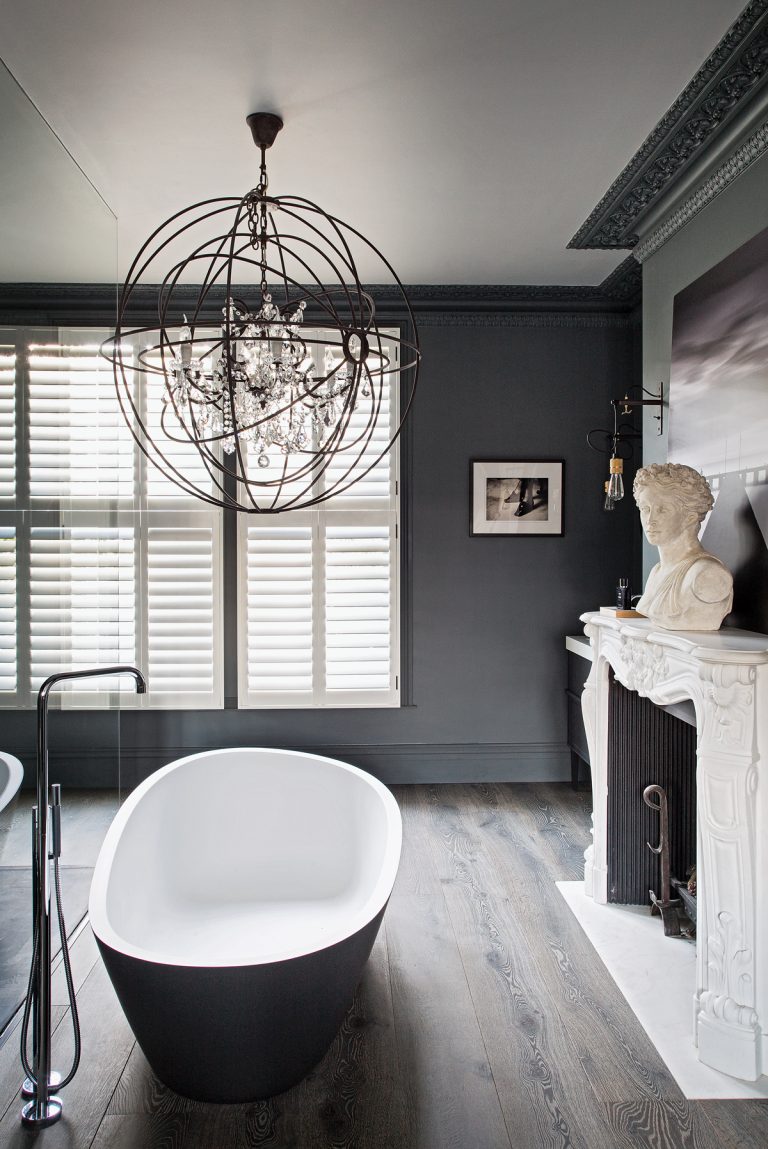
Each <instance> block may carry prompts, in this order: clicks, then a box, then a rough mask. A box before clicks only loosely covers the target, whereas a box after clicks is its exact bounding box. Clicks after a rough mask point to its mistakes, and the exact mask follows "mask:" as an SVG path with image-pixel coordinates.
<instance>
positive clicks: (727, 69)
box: [568, 0, 768, 248]
mask: <svg viewBox="0 0 768 1149" xmlns="http://www.w3.org/2000/svg"><path fill="white" fill-rule="evenodd" d="M767 81H768V0H752V2H751V3H750V4H748V5H747V7H746V8H745V9H744V11H743V12H742V14H741V15H740V16H739V18H738V20H736V22H735V23H734V24H733V25H732V26H731V28H729V30H728V31H727V32H726V34H725V36H724V37H723V39H722V40H721V41H720V43H719V44H718V45H717V47H716V48H715V50H714V51H713V52H712V53H711V54H710V55H709V56H708V58H707V59H706V60H705V62H704V63H703V64H702V66H701V68H699V70H698V72H697V73H696V75H695V76H694V77H693V79H692V80H691V82H690V83H689V84H688V86H687V87H686V88H685V90H684V91H683V92H682V93H681V95H680V96H679V97H678V99H677V100H676V101H675V103H674V104H673V105H672V107H671V108H670V109H669V111H668V112H667V114H666V115H665V116H664V118H663V119H662V120H660V121H659V123H658V124H657V125H656V127H655V128H654V130H653V131H652V132H651V134H650V135H649V136H648V138H647V139H646V141H645V143H644V144H643V145H642V147H641V148H640V150H639V151H638V152H637V153H636V154H635V156H634V157H633V158H632V160H630V162H629V163H628V164H627V166H626V167H625V168H624V171H623V172H622V173H621V175H620V176H619V177H618V179H616V180H615V181H614V183H613V184H612V185H611V187H610V188H609V189H608V191H607V192H606V194H605V195H604V196H603V198H602V199H601V201H600V203H599V204H598V205H597V207H596V208H595V209H594V211H593V212H592V214H591V215H590V216H589V218H588V219H587V220H586V222H585V223H583V224H582V226H581V227H580V228H579V230H578V231H577V232H576V235H575V236H574V237H573V239H572V240H571V242H570V243H569V244H568V246H569V247H574V248H632V247H634V246H635V244H636V243H637V241H638V236H637V224H638V221H639V220H640V218H641V217H642V216H643V215H644V214H645V213H646V212H647V211H648V209H649V208H650V207H652V206H653V204H654V203H656V202H657V201H658V200H659V198H660V197H661V196H662V195H663V194H664V192H665V191H666V190H667V189H668V188H669V187H670V186H671V185H672V184H673V183H674V182H675V181H676V180H678V179H679V178H680V176H681V175H682V173H683V172H684V171H685V170H686V168H688V167H689V166H690V165H691V164H692V163H693V162H694V160H696V159H697V158H698V157H699V156H700V155H701V154H702V153H703V151H704V149H705V148H706V147H708V145H710V144H711V143H712V142H713V140H714V139H715V138H716V137H717V136H718V135H720V133H721V132H722V131H723V129H724V128H725V127H726V126H727V125H728V124H729V123H730V122H731V121H732V120H733V119H734V117H735V116H736V115H737V113H739V112H740V111H741V110H742V109H743V108H744V107H745V106H746V105H747V103H748V102H749V101H751V100H752V99H753V98H754V97H755V95H756V94H757V92H758V91H759V90H760V89H761V88H763V87H764V86H765V84H766V82H767Z"/></svg>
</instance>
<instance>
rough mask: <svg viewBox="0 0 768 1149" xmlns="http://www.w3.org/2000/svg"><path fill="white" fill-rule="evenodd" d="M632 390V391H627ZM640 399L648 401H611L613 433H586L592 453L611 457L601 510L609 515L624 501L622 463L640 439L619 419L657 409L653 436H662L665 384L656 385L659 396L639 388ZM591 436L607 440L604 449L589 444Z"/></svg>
mask: <svg viewBox="0 0 768 1149" xmlns="http://www.w3.org/2000/svg"><path fill="white" fill-rule="evenodd" d="M630 390H631V389H630ZM640 391H641V393H642V395H649V396H650V398H649V399H643V398H640V399H630V397H629V392H627V393H626V394H625V395H624V398H623V399H611V406H612V407H613V431H610V430H608V429H607V428H604V427H595V428H593V430H591V431H589V432H588V433H587V443H588V444H589V446H590V447H591V448H592V450H593V451H600V453H601V454H610V462H609V464H608V467H609V477H608V479H606V482H605V487H604V490H605V501H604V503H603V509H604V510H606V511H612V510H613V509H614V508H615V506H616V504H617V503H618V502H620V501H621V499H623V498H624V479H623V474H624V460H625V459H628V458H629V457H630V456H631V454H632V444H631V442H630V440H632V439H641V438H642V435H641V433H640V432H639V431H636V430H635V428H634V425H633V424H632V423H620V422H619V416H620V415H631V414H632V411H633V409H634V408H635V407H658V408H659V413H658V415H654V419H655V420H656V423H657V426H656V434H657V435H661V434H662V432H663V430H664V384H663V383H659V390H658V392H655V391H648V390H646V388H645V387H641V388H640ZM593 435H604V436H605V439H606V446H605V447H598V446H596V445H595V444H594V443H593V442H592V436H593Z"/></svg>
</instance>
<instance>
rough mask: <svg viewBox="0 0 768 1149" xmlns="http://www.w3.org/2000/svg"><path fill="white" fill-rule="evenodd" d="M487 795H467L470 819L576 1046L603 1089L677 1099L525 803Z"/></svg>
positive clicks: (510, 795) (512, 795) (496, 790)
mask: <svg viewBox="0 0 768 1149" xmlns="http://www.w3.org/2000/svg"><path fill="white" fill-rule="evenodd" d="M485 791H486V792H485V793H484V794H481V793H480V792H479V791H478V790H474V791H473V792H468V793H467V796H466V805H465V807H463V809H464V810H465V814H466V817H467V818H473V817H474V819H475V821H476V822H481V823H482V826H483V829H484V831H485V833H486V838H485V842H486V849H487V856H488V859H489V862H490V864H491V865H492V867H493V868H494V869H495V870H498V871H499V872H501V873H503V874H504V876H505V878H504V880H505V882H506V883H507V885H508V888H509V889H510V892H514V894H515V897H516V898H517V899H518V901H519V903H520V912H521V921H522V922H524V923H525V925H526V928H527V930H528V944H529V945H530V946H531V948H532V949H533V951H534V952H535V953H536V954H537V955H538V956H539V958H540V967H541V969H542V974H543V976H546V978H547V980H548V983H549V984H550V986H551V987H552V989H551V993H552V1001H553V1003H554V1004H555V1005H556V1008H557V1009H558V1011H559V1012H560V1014H561V1017H562V1018H563V1021H564V1022H565V1024H566V1026H567V1027H568V1031H569V1034H570V1036H571V1039H572V1040H574V1041H577V1042H578V1047H579V1049H580V1053H581V1054H582V1055H583V1056H584V1058H585V1059H586V1060H587V1061H589V1062H590V1063H591V1065H592V1066H593V1067H594V1066H599V1065H604V1066H605V1069H606V1076H605V1078H604V1079H603V1080H602V1083H601V1086H600V1088H605V1087H607V1082H609V1081H613V1082H614V1083H615V1087H616V1088H617V1089H619V1090H624V1091H626V1090H628V1089H635V1090H639V1094H637V1096H650V1097H657V1098H662V1097H667V1098H668V1099H670V1100H675V1101H676V1100H678V1099H679V1098H680V1097H681V1094H680V1090H679V1088H678V1086H677V1084H676V1082H675V1081H674V1078H673V1077H672V1075H671V1074H670V1073H669V1071H668V1070H667V1068H666V1066H665V1065H664V1063H663V1062H662V1061H661V1058H660V1057H659V1055H658V1053H657V1052H656V1050H655V1049H654V1047H653V1045H652V1044H651V1042H650V1040H649V1038H648V1036H647V1034H646V1033H645V1030H644V1029H643V1028H642V1026H641V1025H640V1023H639V1021H638V1020H637V1018H636V1017H635V1015H634V1014H633V1013H632V1011H631V1010H630V1008H629V1006H628V1005H627V1003H626V1001H625V999H624V997H623V995H622V994H621V992H620V991H619V989H618V987H617V986H616V983H615V982H614V981H613V979H612V978H611V977H610V975H609V974H608V972H607V970H606V969H605V966H604V965H603V963H602V962H601V961H600V959H599V957H598V956H597V954H596V952H595V950H594V948H593V946H592V945H591V943H590V942H589V939H588V938H587V936H586V934H585V933H584V931H583V930H582V929H581V927H580V926H579V924H578V922H577V921H576V919H575V918H574V916H573V915H572V914H571V912H570V910H568V908H567V906H566V905H565V902H564V901H563V899H562V898H561V896H560V894H559V892H558V890H557V888H556V886H555V885H554V882H555V880H556V879H557V878H559V870H558V867H557V866H555V865H553V864H552V862H551V856H550V860H549V862H548V860H547V856H546V854H545V852H543V851H542V848H541V843H540V841H538V840H537V839H536V838H535V837H534V836H533V835H532V832H531V829H530V826H529V819H528V818H527V817H526V814H525V802H526V800H527V799H526V798H525V796H522V797H521V796H520V795H519V794H517V792H516V791H506V792H505V790H504V789H503V788H502V787H499V786H495V785H493V784H490V785H489V786H488V787H485ZM546 853H547V854H548V853H549V852H548V851H547V852H546ZM593 1080H594V1079H593ZM608 1096H609V1098H610V1095H608ZM624 1096H629V1097H632V1096H635V1094H633V1093H630V1094H626V1093H624Z"/></svg>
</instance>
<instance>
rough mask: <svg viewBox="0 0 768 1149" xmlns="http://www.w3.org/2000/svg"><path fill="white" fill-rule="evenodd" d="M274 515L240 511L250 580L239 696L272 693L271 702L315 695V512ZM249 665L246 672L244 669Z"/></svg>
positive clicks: (302, 701)
mask: <svg viewBox="0 0 768 1149" xmlns="http://www.w3.org/2000/svg"><path fill="white" fill-rule="evenodd" d="M286 519H287V522H290V524H291V525H285V526H279V525H277V523H276V522H275V518H274V517H273V516H270V519H269V520H268V521H269V525H268V526H265V527H262V526H260V525H258V524H257V523H255V522H254V521H253V519H251V518H246V517H245V516H241V536H240V540H241V549H243V548H244V549H245V554H246V561H245V566H244V578H245V586H244V587H242V588H241V596H240V597H241V608H244V618H242V625H241V626H240V628H239V629H240V634H241V635H245V636H246V641H245V644H244V647H245V649H244V651H243V653H242V656H241V668H242V669H241V679H240V700H241V704H242V701H243V699H244V698H245V697H251V696H252V697H254V698H256V697H261V698H262V699H265V700H266V699H267V697H269V699H270V702H271V704H272V705H294V706H295V705H309V704H311V701H312V681H313V679H312V646H313V606H314V603H313V594H312V585H313V568H312V533H313V532H312V526H311V521H310V519H311V516H308V515H306V514H302V513H300V512H295V513H293V514H289V515H288V516H286ZM243 671H244V673H243Z"/></svg>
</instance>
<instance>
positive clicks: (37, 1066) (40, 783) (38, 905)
mask: <svg viewBox="0 0 768 1149" xmlns="http://www.w3.org/2000/svg"><path fill="white" fill-rule="evenodd" d="M117 674H132V675H133V677H134V678H135V679H136V692H137V693H138V694H144V693H145V691H146V689H147V684H146V682H145V681H144V675H143V674H142V673H141V671H140V670H138V669H137V668H136V667H135V666H104V667H101V666H99V667H95V668H94V669H93V670H67V671H62V672H61V673H60V674H52V675H51V677H50V678H46V680H45V682H44V683H43V685H42V686H41V687H40V690H39V692H38V695H37V807H36V810H35V811H34V813H33V827H34V829H33V848H32V914H33V919H34V942H33V955H32V969H31V971H30V979H29V990H28V993H27V1002H26V1005H25V1010H24V1018H25V1022H24V1024H22V1027H21V1030H22V1035H21V1051H22V1052H21V1056H22V1063H23V1065H24V1068H25V1070H27V1071H28V1081H27V1082H26V1083H25V1084H26V1085H27V1086H28V1093H29V1096H30V1100H29V1101H28V1103H27V1104H26V1105H25V1106H24V1108H23V1109H22V1111H21V1120H22V1123H23V1124H24V1125H29V1126H33V1127H35V1128H41V1127H42V1126H45V1125H52V1124H53V1123H54V1121H58V1119H59V1118H60V1117H61V1114H62V1102H61V1098H60V1097H56V1096H54V1095H53V1089H54V1088H61V1087H62V1086H64V1085H66V1084H68V1082H69V1081H71V1080H72V1077H73V1076H74V1074H75V1070H76V1069H77V1061H78V1056H79V1041H76V1043H75V1061H74V1063H73V1066H72V1069H71V1070H70V1072H69V1074H67V1076H66V1077H65V1078H64V1080H63V1081H61V1082H59V1081H58V1080H57V1079H56V1078H54V1079H53V1080H52V1076H51V859H52V858H55V859H58V856H59V853H60V849H61V841H60V836H61V835H60V817H61V815H60V803H59V793H58V791H59V787H58V786H55V787H54V788H53V789H54V791H55V793H54V794H53V809H51V794H50V789H51V788H50V786H49V784H48V695H49V694H50V692H51V689H52V687H54V686H55V685H56V684H57V683H58V682H66V681H71V680H72V679H73V678H101V677H105V676H106V677H112V676H113V675H117ZM60 923H61V919H60ZM61 944H62V947H63V948H64V950H66V944H67V942H66V937H65V936H64V931H63V930H62V939H61ZM68 981H69V978H68ZM71 1004H72V1008H73V1010H74V1009H75V1004H74V1001H72V1003H71ZM30 1006H31V1013H32V1064H31V1066H28V1064H27V1054H26V1035H27V1023H28V1020H29V1014H30ZM73 1017H76V1015H75V1014H74V1013H73Z"/></svg>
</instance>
